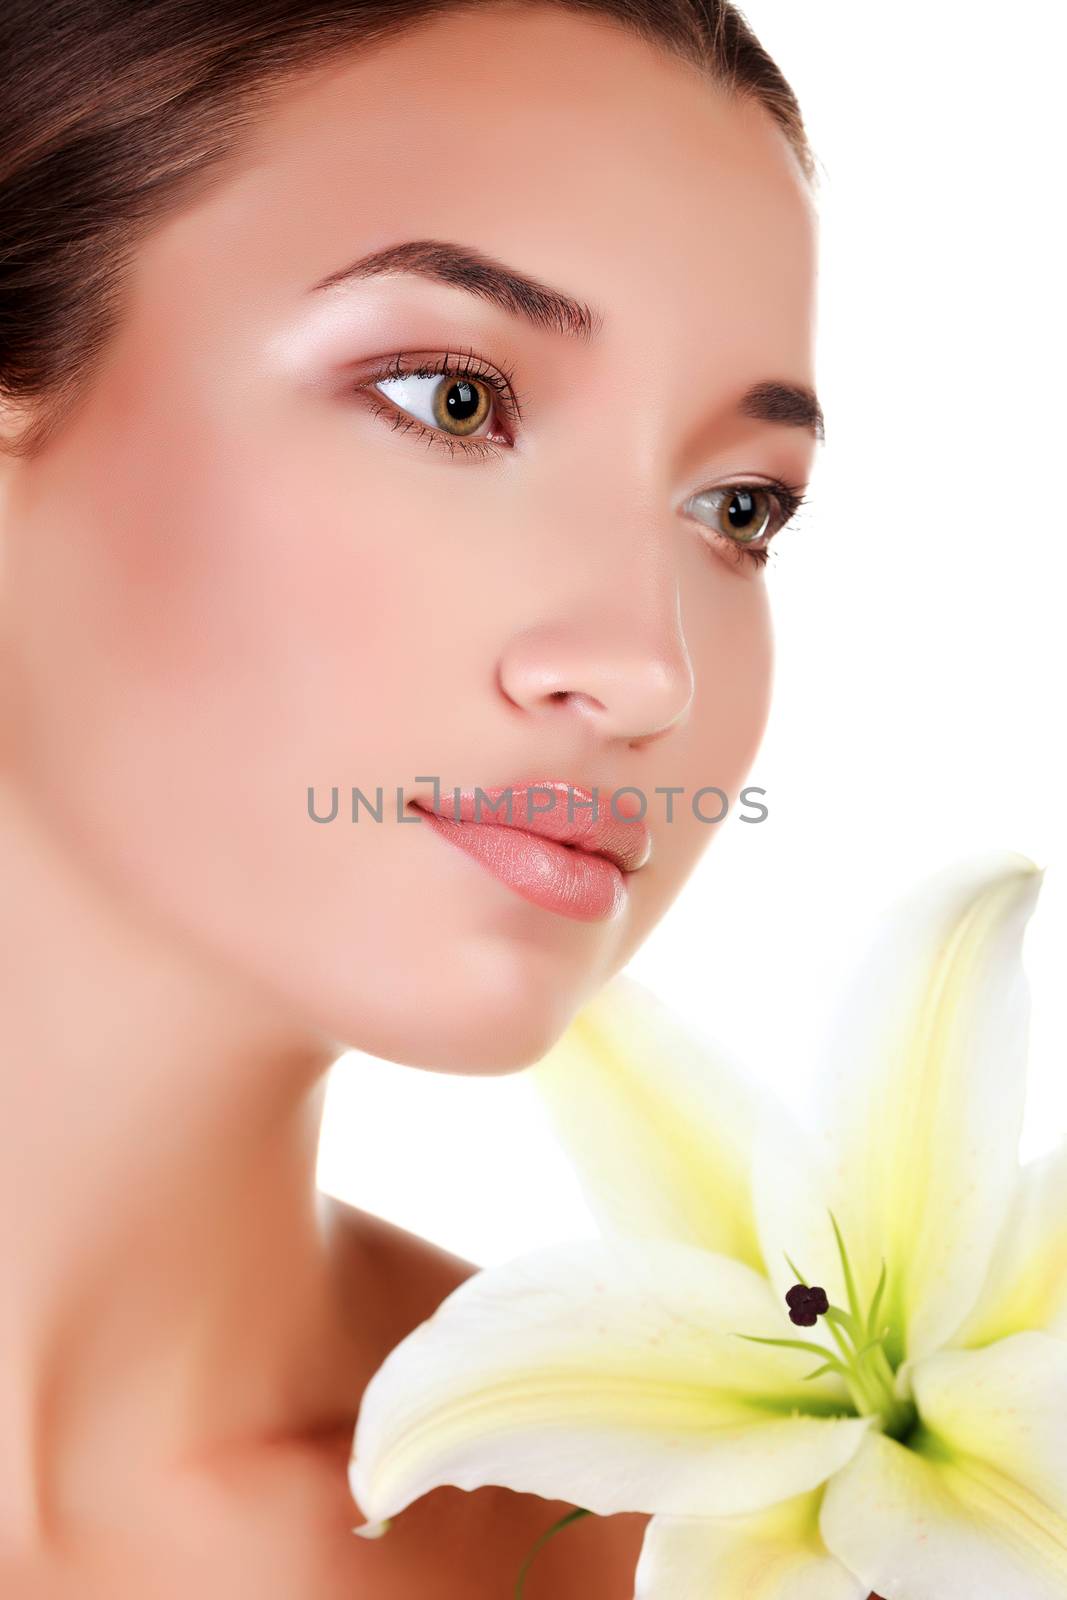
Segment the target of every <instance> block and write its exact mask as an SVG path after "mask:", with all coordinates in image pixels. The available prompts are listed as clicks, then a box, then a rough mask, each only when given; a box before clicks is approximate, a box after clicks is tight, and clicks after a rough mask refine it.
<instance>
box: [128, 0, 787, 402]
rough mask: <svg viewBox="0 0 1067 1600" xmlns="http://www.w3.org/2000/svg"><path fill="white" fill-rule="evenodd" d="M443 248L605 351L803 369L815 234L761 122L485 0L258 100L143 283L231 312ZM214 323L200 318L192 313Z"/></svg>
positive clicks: (618, 32) (728, 102)
mask: <svg viewBox="0 0 1067 1600" xmlns="http://www.w3.org/2000/svg"><path fill="white" fill-rule="evenodd" d="M416 237H418V238H440V239H455V240H461V241H463V242H464V243H468V244H472V245H475V246H477V247H478V248H479V249H481V250H482V251H484V252H485V253H486V254H489V255H492V256H494V257H496V258H498V259H501V260H504V261H508V262H511V263H513V264H514V265H515V266H517V267H521V268H522V269H523V270H524V271H526V272H528V273H530V274H531V275H532V276H536V277H540V278H543V279H545V280H546V281H549V282H552V283H556V284H558V285H559V286H560V287H561V288H564V289H567V290H569V291H570V292H572V293H574V294H576V295H577V296H579V297H580V298H581V299H583V300H585V301H587V302H588V303H589V304H591V305H594V306H597V307H600V308H602V309H603V312H604V319H605V325H604V339H605V341H607V342H608V343H610V342H611V341H613V340H615V339H616V338H617V337H618V338H624V339H626V340H628V341H629V342H630V343H631V344H632V342H633V340H634V330H635V328H638V329H641V330H643V333H644V337H645V341H646V344H647V346H648V348H650V349H652V348H655V349H664V348H669V349H670V350H671V354H672V355H675V354H677V345H678V341H679V329H680V327H683V326H684V329H685V341H686V343H687V344H688V345H689V346H690V347H691V346H692V344H693V342H694V341H697V342H700V341H709V342H713V343H714V345H715V348H716V349H717V350H718V351H719V352H720V353H721V354H723V355H726V356H728V355H729V351H730V347H731V346H735V347H736V349H737V351H738V352H742V351H745V352H747V353H748V356H749V358H750V359H751V360H752V361H753V362H755V363H756V364H757V365H758V364H759V361H760V359H761V358H764V357H765V359H766V360H769V361H770V362H771V364H772V366H776V365H777V366H783V365H784V366H791V367H792V369H793V375H794V376H798V375H800V373H801V372H802V371H803V370H804V369H805V368H806V367H807V366H808V364H809V347H808V341H809V337H810V331H811V329H810V323H811V308H812V293H813V285H814V272H815V219H814V208H813V205H812V202H811V198H810V195H809V192H808V190H807V187H806V184H805V182H804V179H803V177H802V175H801V173H800V169H799V165H798V163H797V161H796V158H795V157H794V155H793V153H792V151H791V150H790V148H789V146H788V144H787V142H786V140H785V137H784V135H783V134H782V133H781V131H780V130H779V129H778V128H777V126H776V125H775V124H774V122H773V121H772V119H771V118H770V116H769V115H768V114H767V113H766V112H765V111H764V110H763V109H762V107H759V106H758V105H756V104H754V103H752V102H747V101H746V102H742V101H739V100H737V99H735V98H732V97H729V96H727V95H726V94H725V93H724V92H723V91H722V90H721V89H719V88H718V87H716V86H715V85H714V84H713V83H712V82H711V81H710V79H709V78H708V77H707V75H706V74H704V73H702V72H701V71H700V70H699V69H697V68H696V67H694V66H692V65H690V64H689V63H688V62H684V61H682V60H679V59H677V58H675V57H674V56H672V55H670V54H669V53H668V52H667V51H666V50H665V49H662V48H660V47H658V46H655V45H652V44H649V43H647V42H645V41H644V40H642V39H638V38H637V37H636V36H634V35H632V34H631V33H629V32H628V31H627V30H625V29H623V28H622V27H621V26H620V25H619V24H617V23H615V22H614V21H613V20H612V19H610V18H607V17H599V16H591V15H589V14H586V15H578V14H575V13H573V12H570V11H568V10H565V9H563V8H559V7H554V6H534V7H526V6H522V5H513V4H511V3H510V0H502V3H501V4H499V5H494V6H493V7H491V8H490V7H484V8H479V9H478V10H472V11H465V10H457V11H456V12H455V13H454V14H451V15H448V16H445V17H443V18H442V17H438V18H436V19H434V20H433V21H432V22H431V23H428V24H424V25H420V26H419V27H417V28H416V29H414V30H413V31H411V32H408V33H406V34H403V35H401V36H395V37H393V38H390V39H388V40H386V41H385V42H384V43H379V44H377V45H376V46H374V47H373V48H372V49H371V50H369V51H360V52H358V53H353V54H351V55H347V54H346V55H344V56H341V57H337V58H335V59H333V60H331V61H329V62H328V63H327V64H325V65H320V66H317V67H315V68H313V69H311V70H309V71H307V72H305V73H303V74H301V75H300V76H298V77H297V78H295V79H293V80H291V81H289V82H287V83H286V84H284V85H282V86H280V87H276V88H273V89H272V90H271V91H270V92H269V94H266V95H265V96H264V98H263V101H262V103H261V106H260V107H259V109H258V116H257V121H256V123H255V125H254V127H253V129H252V130H251V132H250V133H249V134H248V135H247V136H246V137H245V139H244V142H243V143H242V146H241V149H240V151H239V153H238V157H237V160H236V162H235V163H234V165H233V166H232V167H231V168H230V169H229V171H228V172H227V174H226V176H225V179H224V180H223V181H222V182H220V183H218V184H216V185H214V186H213V187H212V188H211V189H210V190H208V191H207V193H206V194H205V196H203V197H202V198H200V199H199V200H197V201H195V202H194V203H193V204H192V205H191V206H190V207H188V208H187V209H186V210H185V211H183V212H181V213H180V214H179V215H177V216H175V217H174V218H172V219H170V221H169V222H168V224H167V225H165V226H164V227H163V228H162V229H160V230H159V231H158V233H157V234H156V236H155V238H154V239H151V240H150V241H149V244H148V249H147V251H146V260H145V262H144V263H143V265H142V271H143V272H146V273H148V274H149V275H151V274H152V273H153V272H155V273H157V274H158V275H159V280H160V283H161V284H163V285H165V284H166V282H167V281H169V282H170V284H171V286H172V287H173V286H175V285H177V284H179V283H180V284H181V286H182V288H183V291H184V293H185V297H186V298H187V299H193V298H199V297H203V298H204V299H205V300H212V301H214V302H215V303H216V304H217V305H218V306H219V307H220V308H221V307H223V306H225V304H226V303H227V302H229V304H230V307H231V311H232V308H233V305H234V303H235V302H239V304H240V306H241V308H242V312H243V314H245V315H253V314H254V313H255V312H256V310H257V309H262V310H264V311H270V310H273V309H275V308H279V307H281V306H283V305H284V307H285V308H286V309H289V308H297V307H298V306H299V303H300V300H301V298H302V297H303V296H304V295H305V294H306V292H307V289H308V287H309V285H310V284H312V283H314V282H317V281H318V280H319V279H320V278H322V277H324V276H326V275H328V274H329V273H331V272H335V271H336V270H337V269H338V268H340V267H342V266H343V265H344V264H345V263H346V262H347V261H349V260H351V259H353V258H355V257H356V256H357V255H362V254H365V253H367V252H369V251H372V250H376V249H384V248H386V247H387V246H389V245H391V244H394V243H396V242H398V241H401V240H404V239H408V238H416ZM208 315H209V316H210V311H209V312H208Z"/></svg>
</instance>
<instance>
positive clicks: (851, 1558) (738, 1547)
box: [349, 852, 1067, 1600]
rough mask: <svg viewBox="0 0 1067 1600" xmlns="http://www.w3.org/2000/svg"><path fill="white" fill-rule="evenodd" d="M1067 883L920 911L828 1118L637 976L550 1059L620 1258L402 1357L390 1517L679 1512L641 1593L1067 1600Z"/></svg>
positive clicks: (880, 988)
mask: <svg viewBox="0 0 1067 1600" xmlns="http://www.w3.org/2000/svg"><path fill="white" fill-rule="evenodd" d="M1041 877H1042V874H1041V873H1040V872H1039V871H1038V869H1037V868H1036V867H1035V866H1034V864H1033V863H1032V862H1030V861H1029V860H1027V859H1026V858H1025V857H1022V856H1019V855H1015V854H1013V853H1008V852H998V853H996V854H993V855H986V856H983V857H981V858H979V859H977V860H974V859H972V860H968V861H965V862H963V863H961V864H959V865H957V866H954V867H952V868H950V869H949V870H947V871H944V872H942V873H940V874H938V875H937V876H936V877H934V878H933V879H931V880H930V881H929V882H927V883H926V884H924V885H923V886H922V887H921V888H920V889H919V890H918V891H917V892H914V893H913V894H912V895H911V896H910V897H909V898H907V899H906V900H904V901H903V902H901V903H900V904H899V905H898V906H897V907H896V908H895V910H894V912H893V913H892V915H891V916H890V917H889V918H888V919H887V922H886V924H885V926H884V928H883V929H882V931H881V933H880V936H879V937H878V938H877V939H876V941H875V942H874V944H873V945H872V946H871V947H870V948H869V950H868V952H867V954H866V957H865V959H864V961H863V962H862V963H861V965H860V967H859V969H858V971H857V974H856V976H855V979H854V981H853V983H852V986H851V988H850V989H849V991H848V993H847V996H846V1003H845V1004H844V1005H843V1006H842V1008H841V1012H840V1018H839V1022H838V1025H837V1027H836V1029H835V1030H834V1031H833V1032H832V1035H831V1039H830V1043H829V1050H828V1060H827V1063H826V1066H827V1070H826V1073H825V1078H824V1094H823V1098H822V1107H821V1117H820V1120H819V1123H818V1128H817V1130H816V1131H812V1130H809V1129H802V1128H800V1127H799V1126H796V1125H794V1124H793V1122H792V1119H791V1118H789V1117H788V1116H787V1115H786V1113H785V1112H784V1110H781V1109H776V1110H774V1111H765V1110H763V1109H761V1108H760V1106H759V1105H758V1103H757V1097H756V1095H755V1093H754V1091H753V1089H752V1088H750V1087H748V1086H746V1084H745V1082H744V1080H743V1079H742V1077H741V1076H740V1075H739V1074H738V1073H737V1072H735V1071H734V1070H732V1069H731V1068H729V1067H728V1066H727V1065H726V1064H725V1063H724V1062H723V1061H722V1060H721V1059H720V1058H719V1056H718V1055H717V1054H716V1053H714V1052H713V1051H712V1050H711V1049H710V1047H709V1046H708V1045H707V1044H706V1043H704V1042H703V1041H701V1040H699V1039H698V1038H697V1037H696V1036H695V1035H693V1034H691V1033H690V1032H688V1031H687V1030H686V1029H685V1028H683V1027H682V1026H680V1025H679V1023H678V1022H677V1021H676V1020H675V1019H673V1018H672V1016H671V1015H670V1013H669V1011H668V1010H667V1008H666V1007H664V1006H663V1005H662V1003H661V1002H660V1001H658V1000H657V999H656V998H655V997H654V996H653V995H652V994H651V993H650V992H649V991H647V990H645V989H644V988H643V987H642V986H641V985H640V984H638V983H636V982H635V981H634V980H633V979H631V978H629V977H628V976H626V975H620V976H618V977H616V978H615V979H613V980H612V982H611V983H610V984H608V985H607V986H606V987H605V988H604V989H603V990H602V991H601V993H600V994H599V995H598V996H597V998H596V999H594V1000H593V1001H592V1002H591V1003H590V1004H589V1005H587V1006H586V1007H585V1008H584V1010H583V1011H582V1012H581V1013H580V1014H579V1016H578V1017H577V1018H576V1019H575V1021H574V1023H573V1024H572V1025H571V1028H570V1029H569V1030H568V1032H567V1033H566V1034H565V1035H564V1036H563V1038H562V1039H561V1040H560V1041H559V1043H558V1044H557V1045H556V1046H555V1047H554V1049H553V1050H551V1051H550V1052H549V1054H548V1055H547V1056H546V1057H545V1058H544V1060H543V1061H542V1062H541V1063H539V1064H538V1065H537V1066H536V1067H535V1068H534V1069H533V1072H534V1075H535V1078H536V1080H537V1082H538V1083H539V1085H540V1087H541V1089H542V1090H543V1091H544V1094H545V1095H546V1097H547V1101H548V1104H549V1105H550V1107H551V1108H552V1111H553V1114H554V1118H555V1121H556V1125H557V1128H558V1130H559V1132H560V1135H561V1137H562V1139H563V1141H564V1143H565V1145H566V1146H567V1147H568V1148H569V1150H570V1152H571V1154H572V1155H573V1157H574V1159H575V1161H576V1163H577V1167H578V1171H579V1174H580V1176H581V1178H582V1180H583V1185H584V1189H585V1193H586V1195H587V1198H588V1200H589V1203H590V1205H591V1206H592V1208H593V1210H594V1212H595V1214H596V1216H597V1218H598V1223H599V1225H600V1227H601V1230H602V1233H603V1238H602V1239H600V1240H590V1241H583V1242H580V1243H575V1244H570V1245H566V1246H561V1247H551V1248H548V1249H544V1250H541V1251H538V1252H536V1253H534V1254H532V1255H528V1256H526V1257H523V1258H521V1259H519V1260H517V1261H513V1262H510V1263H508V1264H506V1265H503V1266H498V1267H491V1268H488V1269H486V1270H484V1271H482V1272H480V1273H478V1274H476V1275H475V1276H474V1277H472V1278H471V1279H469V1280H468V1281H467V1282H466V1283H464V1284H463V1285H461V1287H460V1288H459V1289H457V1290H456V1291H455V1292H454V1293H453V1294H451V1295H450V1296H449V1297H448V1299H447V1300H445V1301H444V1303H443V1304H442V1305H441V1307H440V1308H439V1309H438V1311H437V1312H436V1313H435V1314H434V1316H432V1317H431V1318H430V1319H429V1320H428V1321H427V1322H425V1323H423V1324H422V1325H421V1326H420V1327H419V1328H417V1329H416V1330H415V1331H414V1332H413V1333H412V1334H411V1335H410V1336H409V1337H408V1338H406V1339H404V1340H403V1341H402V1342H401V1343H400V1344H399V1345H398V1346H397V1347H396V1349H394V1350H393V1351H392V1352H391V1353H390V1355H389V1356H388V1357H387V1358H386V1360H385V1362H384V1363H383V1364H382V1366H381V1367H380V1368H379V1370H378V1372H377V1373H376V1374H375V1376H374V1378H373V1379H372V1380H371V1383H370V1384H369V1386H368V1388H367V1389H366V1391H365V1393H364V1396H363V1402H362V1406H361V1410H360V1415H359V1421H358V1425H357V1429H356V1434H355V1439H354V1443H353V1454H352V1459H351V1463H350V1468H349V1481H350V1486H351V1489H352V1493H353V1496H354V1498H355V1500H356V1502H357V1504H358V1505H359V1507H360V1508H361V1510H362V1512H363V1513H364V1515H365V1516H366V1517H367V1518H368V1520H369V1522H371V1523H372V1524H377V1523H380V1522H382V1521H384V1520H385V1519H387V1518H390V1517H392V1516H394V1515H396V1513H398V1512H400V1511H401V1510H403V1508H404V1507H405V1506H407V1505H408V1504H410V1502H411V1501H413V1500H415V1499H416V1498H418V1497H419V1496H421V1495H423V1494H425V1493H426V1492H427V1491H428V1490H430V1489H433V1488H435V1487H437V1486H438V1485H441V1484H452V1485H455V1486H458V1487H460V1488H463V1489H475V1488H478V1487H480V1486H482V1485H485V1484H497V1485H502V1486H504V1487H507V1488H510V1489H514V1490H517V1491H519V1492H525V1493H533V1494H538V1495H542V1496H544V1497H545V1498H546V1499H551V1500H565V1501H569V1502H570V1503H572V1504H574V1505H575V1506H578V1507H582V1508H584V1509H585V1510H587V1511H590V1512H594V1513H597V1514H600V1515H610V1514H612V1513H615V1512H644V1513H649V1514H651V1521H650V1522H649V1524H648V1528H647V1532H646V1535H645V1540H644V1545H643V1548H642V1552H641V1558H640V1561H639V1564H638V1568H637V1573H636V1588H635V1600H707V1597H708V1596H710V1595H715V1596H716V1597H717V1600H866V1597H867V1596H868V1595H869V1594H870V1593H871V1592H872V1591H874V1592H875V1593H876V1594H877V1595H879V1596H883V1597H885V1600H958V1597H959V1596H961V1595H965V1596H966V1597H967V1600H1064V1597H1065V1596H1067V1147H1064V1148H1061V1149H1059V1150H1057V1151H1055V1152H1054V1153H1053V1154H1052V1155H1051V1156H1048V1157H1046V1158H1044V1160H1042V1161H1039V1162H1035V1163H1032V1164H1030V1165H1028V1166H1026V1167H1022V1168H1020V1166H1019V1163H1018V1144H1019V1136H1020V1132H1021V1127H1022V1118H1023V1110H1024V1101H1025V1090H1026V1042H1027V1027H1028V1008H1029V998H1028V990H1027V984H1026V979H1025V975H1024V972H1023V968H1022V962H1021V948H1022V939H1023V934H1024V931H1025V927H1026V924H1027V921H1028V919H1029V916H1030V913H1031V911H1032V909H1033V905H1034V902H1035V899H1036V895H1037V892H1038V889H1039V886H1040V882H1041ZM794 1263H795V1265H794ZM802 1273H803V1274H804V1275H805V1276H803V1277H802V1275H801V1274H802ZM787 1295H788V1305H787V1298H786V1297H787ZM798 1323H799V1324H800V1325H801V1326H799V1327H798V1326H797V1324H798ZM800 1334H802V1335H803V1337H802V1338H798V1337H797V1336H798V1335H800ZM816 1358H817V1359H816Z"/></svg>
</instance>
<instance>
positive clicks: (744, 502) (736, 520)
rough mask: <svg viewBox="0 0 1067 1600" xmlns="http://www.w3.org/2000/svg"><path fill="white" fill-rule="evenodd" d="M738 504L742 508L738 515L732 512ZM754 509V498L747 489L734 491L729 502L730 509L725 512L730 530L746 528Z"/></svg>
mask: <svg viewBox="0 0 1067 1600" xmlns="http://www.w3.org/2000/svg"><path fill="white" fill-rule="evenodd" d="M738 503H740V504H741V506H742V510H741V513H740V514H738V513H736V512H735V510H734V507H735V506H736V505H738ZM755 509H756V502H755V498H754V496H753V495H751V494H750V493H749V491H748V490H747V489H737V490H735V492H734V495H733V498H732V499H731V501H730V509H729V511H728V512H727V515H728V516H729V518H730V526H731V527H732V528H742V529H744V528H747V527H748V526H749V523H750V522H751V520H752V517H753V516H754V514H755Z"/></svg>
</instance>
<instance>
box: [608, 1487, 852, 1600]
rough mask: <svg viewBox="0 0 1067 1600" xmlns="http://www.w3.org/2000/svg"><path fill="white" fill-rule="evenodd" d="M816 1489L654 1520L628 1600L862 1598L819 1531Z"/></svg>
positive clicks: (818, 1500) (819, 1495) (818, 1493)
mask: <svg viewBox="0 0 1067 1600" xmlns="http://www.w3.org/2000/svg"><path fill="white" fill-rule="evenodd" d="M822 1494H823V1491H822V1489H817V1490H814V1491H812V1492H810V1493H808V1494H803V1495H795V1496H793V1497H792V1498H790V1499H788V1500H780V1501H778V1502H777V1504H775V1505H772V1506H769V1507H768V1508H767V1509H766V1510H765V1511H757V1512H752V1513H750V1514H749V1515H747V1516H739V1517H653V1518H652V1521H651V1522H650V1523H649V1525H648V1529H647V1531H646V1533H645V1538H644V1543H643V1545H642V1547H641V1558H640V1560H639V1562H638V1564H637V1573H636V1587H635V1589H634V1600H714V1597H718V1600H867V1595H868V1592H869V1591H868V1587H867V1585H866V1584H865V1583H863V1582H862V1581H861V1580H860V1579H859V1578H857V1577H856V1576H855V1575H854V1574H853V1573H851V1572H849V1570H848V1568H847V1567H844V1566H842V1564H841V1562H840V1561H838V1559H837V1557H836V1556H833V1555H831V1554H830V1552H829V1551H828V1550H827V1548H826V1546H825V1544H824V1543H823V1540H822V1535H821V1534H820V1532H819V1505H820V1502H821V1499H822Z"/></svg>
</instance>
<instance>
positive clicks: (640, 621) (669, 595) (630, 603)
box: [499, 544, 695, 743]
mask: <svg viewBox="0 0 1067 1600" xmlns="http://www.w3.org/2000/svg"><path fill="white" fill-rule="evenodd" d="M624 569H625V570H624ZM499 682H500V688H501V690H502V691H503V693H504V694H505V695H506V696H507V698H508V699H509V700H511V701H512V702H513V703H514V704H515V705H517V706H521V707H522V708H523V709H525V710H527V711H530V712H534V713H544V712H550V711H552V710H553V709H554V708H558V709H559V711H560V712H563V711H569V712H571V713H574V712H576V713H578V714H579V715H581V716H585V717H588V719H589V720H590V721H591V722H592V723H593V724H594V725H595V726H596V729H597V731H598V732H599V734H600V735H601V737H603V738H617V739H626V740H629V741H630V742H631V743H633V742H637V741H640V742H641V743H647V742H649V741H650V740H652V739H654V738H657V737H660V736H662V735H663V734H664V733H666V732H667V731H668V729H670V728H672V727H673V726H674V725H675V724H676V723H677V722H679V721H680V720H681V719H682V718H683V717H684V716H685V713H686V711H687V709H688V706H689V703H690V701H691V700H692V698H693V691H694V687H695V680H694V675H693V664H692V661H691V660H690V656H689V651H688V649H687V647H686V641H685V635H684V631H683V628H682V621H681V610H680V596H679V590H678V576H677V572H676V569H675V566H674V562H673V559H672V558H671V556H670V554H669V552H668V551H665V550H664V549H663V547H662V546H661V547H660V548H659V549H654V548H652V547H651V546H649V545H648V544H645V545H644V547H643V549H642V551H641V553H640V554H639V555H638V556H637V558H636V559H633V560H631V561H629V562H625V561H624V560H622V559H621V558H620V561H619V563H618V564H615V563H613V565H612V570H611V576H610V580H609V581H605V580H603V579H600V580H594V581H593V582H592V583H591V584H590V593H589V594H588V595H587V597H586V599H585V601H584V603H583V604H579V605H575V604H573V602H572V603H571V605H570V606H569V607H567V611H566V615H564V616H562V617H561V616H560V615H559V614H558V609H557V610H556V612H555V613H554V614H553V615H552V616H551V617H550V618H548V619H546V620H545V621H544V622H543V623H540V624H538V625H535V626H533V627H530V628H527V629H524V630H522V631H520V632H519V633H517V634H516V635H514V636H513V637H512V638H511V639H510V640H509V642H508V644H507V646H506V648H505V650H504V651H503V654H502V656H501V659H500V668H499Z"/></svg>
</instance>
